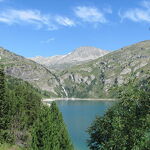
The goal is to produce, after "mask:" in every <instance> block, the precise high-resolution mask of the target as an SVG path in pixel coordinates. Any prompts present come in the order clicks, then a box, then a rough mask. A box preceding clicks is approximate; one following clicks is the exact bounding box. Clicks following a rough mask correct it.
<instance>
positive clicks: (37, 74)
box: [0, 48, 64, 97]
mask: <svg viewBox="0 0 150 150" xmlns="http://www.w3.org/2000/svg"><path fill="white" fill-rule="evenodd" d="M0 63H1V64H4V65H5V72H6V74H8V75H11V76H13V77H16V78H20V79H22V80H24V81H27V82H29V83H31V84H32V85H34V86H35V87H37V88H40V89H41V90H46V91H49V92H50V93H51V95H52V96H59V97H62V96H63V94H64V88H63V87H62V85H61V84H60V82H59V80H58V79H57V77H56V75H55V74H54V73H52V72H51V71H50V70H48V69H47V68H45V67H44V66H42V65H40V64H38V63H36V62H34V61H32V60H29V59H26V58H24V57H22V56H19V55H16V54H15V53H12V52H10V51H8V50H5V49H4V48H0ZM58 89H59V92H60V91H62V92H60V93H59V92H56V91H57V90H58Z"/></svg>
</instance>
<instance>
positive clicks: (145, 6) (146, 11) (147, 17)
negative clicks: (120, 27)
mask: <svg viewBox="0 0 150 150" xmlns="http://www.w3.org/2000/svg"><path fill="white" fill-rule="evenodd" d="M141 6H142V7H141V8H132V9H129V10H127V11H125V12H122V13H121V12H119V16H120V17H121V19H122V21H123V20H124V19H129V20H132V21H134V22H142V21H145V22H150V1H142V3H141Z"/></svg>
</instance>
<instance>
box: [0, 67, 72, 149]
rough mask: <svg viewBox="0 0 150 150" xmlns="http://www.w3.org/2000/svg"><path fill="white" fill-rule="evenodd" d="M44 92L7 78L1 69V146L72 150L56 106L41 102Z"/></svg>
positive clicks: (0, 68) (17, 80) (20, 81)
mask: <svg viewBox="0 0 150 150" xmlns="http://www.w3.org/2000/svg"><path fill="white" fill-rule="evenodd" d="M42 96H43V95H42V92H40V91H39V90H37V89H36V88H34V87H33V86H31V85H30V84H29V83H27V82H25V81H22V80H20V79H16V78H13V77H11V76H7V75H5V73H4V67H3V66H0V116H1V117H0V145H2V144H6V143H8V144H10V145H17V146H19V147H20V149H29V150H72V149H73V145H72V143H71V141H70V138H69V135H68V132H67V128H66V126H65V124H64V121H63V117H62V114H61V113H60V112H59V109H58V107H57V105H56V103H55V102H53V103H52V104H51V107H48V106H47V105H44V104H43V103H42V102H41V99H42Z"/></svg>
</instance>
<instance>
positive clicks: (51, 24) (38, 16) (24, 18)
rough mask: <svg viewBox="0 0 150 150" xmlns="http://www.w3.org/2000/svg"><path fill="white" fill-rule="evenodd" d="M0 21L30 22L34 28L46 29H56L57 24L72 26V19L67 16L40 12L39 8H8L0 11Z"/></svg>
mask: <svg viewBox="0 0 150 150" xmlns="http://www.w3.org/2000/svg"><path fill="white" fill-rule="evenodd" d="M0 22H3V23H6V24H9V25H13V24H20V25H24V24H32V25H34V26H36V28H38V29H40V28H47V29H48V30H56V29H58V28H59V26H66V27H67V26H70V27H71V26H74V25H75V23H74V21H73V20H71V19H69V18H68V17H62V16H55V15H54V16H51V15H50V14H48V15H45V14H42V13H41V12H40V11H39V10H17V9H8V10H5V11H1V12H0Z"/></svg>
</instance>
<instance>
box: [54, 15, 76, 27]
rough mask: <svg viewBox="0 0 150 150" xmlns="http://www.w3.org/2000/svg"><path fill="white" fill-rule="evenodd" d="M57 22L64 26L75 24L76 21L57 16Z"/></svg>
mask: <svg viewBox="0 0 150 150" xmlns="http://www.w3.org/2000/svg"><path fill="white" fill-rule="evenodd" d="M56 22H57V23H59V24H60V25H63V26H75V22H74V21H73V20H71V19H69V18H68V17H62V16H56Z"/></svg>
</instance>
